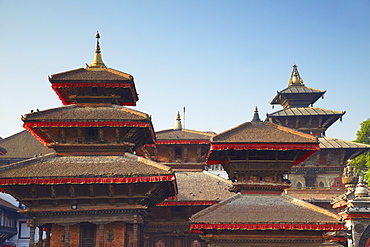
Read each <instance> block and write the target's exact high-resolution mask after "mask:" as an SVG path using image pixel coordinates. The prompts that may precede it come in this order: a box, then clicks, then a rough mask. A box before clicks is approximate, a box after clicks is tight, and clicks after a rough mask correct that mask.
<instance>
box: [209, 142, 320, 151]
mask: <svg viewBox="0 0 370 247" xmlns="http://www.w3.org/2000/svg"><path fill="white" fill-rule="evenodd" d="M245 149H255V150H296V149H298V150H316V151H317V150H320V146H319V144H311V143H310V144H298V143H286V144H281V143H230V144H217V143H211V148H210V150H245Z"/></svg>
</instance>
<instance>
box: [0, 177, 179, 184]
mask: <svg viewBox="0 0 370 247" xmlns="http://www.w3.org/2000/svg"><path fill="white" fill-rule="evenodd" d="M165 181H176V177H175V175H160V176H143V177H125V178H117V177H113V178H103V177H98V178H15V179H0V186H3V185H26V184H44V185H49V184H93V183H99V184H109V183H155V182H165Z"/></svg>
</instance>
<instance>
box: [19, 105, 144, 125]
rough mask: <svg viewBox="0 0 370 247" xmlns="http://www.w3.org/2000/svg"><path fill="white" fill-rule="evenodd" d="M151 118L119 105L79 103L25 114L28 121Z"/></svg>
mask: <svg viewBox="0 0 370 247" xmlns="http://www.w3.org/2000/svg"><path fill="white" fill-rule="evenodd" d="M149 119H150V117H149V116H148V115H147V114H145V113H142V112H139V111H136V110H133V109H130V108H126V107H122V106H117V105H111V106H99V107H83V106H78V105H68V106H62V107H58V108H52V109H48V110H44V111H39V112H33V113H29V114H26V115H25V120H26V121H33V120H35V121H38V120H44V121H48V120H52V121H53V120H61V121H80V120H85V121H87V120H91V121H95V120H149Z"/></svg>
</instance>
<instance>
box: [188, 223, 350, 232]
mask: <svg viewBox="0 0 370 247" xmlns="http://www.w3.org/2000/svg"><path fill="white" fill-rule="evenodd" d="M345 229H346V227H345V226H344V224H342V223H341V224H332V223H331V224H294V223H281V224H273V223H271V224H191V225H190V231H191V232H196V231H199V230H314V231H319V230H326V231H340V230H345Z"/></svg>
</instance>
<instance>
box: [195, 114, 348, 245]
mask: <svg viewBox="0 0 370 247" xmlns="http://www.w3.org/2000/svg"><path fill="white" fill-rule="evenodd" d="M318 150H319V143H318V140H317V137H314V136H312V135H309V134H305V133H302V132H299V131H296V130H293V129H289V128H286V127H282V126H279V125H276V124H273V123H270V122H262V121H261V120H260V118H259V114H258V111H257V109H256V111H255V113H254V116H253V119H252V121H251V122H246V123H243V124H241V125H239V126H237V127H234V128H232V129H229V130H227V131H225V132H222V133H220V134H218V135H215V136H214V137H212V138H211V147H210V151H209V153H208V156H207V163H208V164H215V163H221V164H222V165H223V167H224V169H225V171H226V172H227V174H228V175H229V178H230V179H231V180H232V181H233V188H231V191H233V192H235V193H236V194H235V195H233V196H231V197H229V198H227V199H224V200H223V201H221V202H220V203H218V204H215V205H213V206H210V207H208V208H206V209H204V210H202V211H200V212H198V213H196V214H194V215H193V216H192V217H191V218H190V221H191V222H190V229H191V231H193V232H197V233H199V234H200V236H201V238H202V239H203V240H204V241H206V242H207V244H208V246H210V247H215V246H320V245H321V244H322V243H323V242H325V241H326V240H330V236H328V235H327V234H326V233H327V232H330V231H333V232H335V231H338V230H342V229H344V224H343V223H342V222H340V217H339V216H338V215H336V214H334V213H331V212H329V211H327V210H324V209H322V208H320V207H318V206H315V205H312V204H310V203H307V202H304V201H301V200H298V199H296V198H294V197H291V196H289V195H287V194H286V193H284V190H285V189H286V188H288V187H289V181H288V180H287V179H286V174H288V173H289V172H290V169H291V167H292V166H293V165H297V164H299V163H300V162H302V161H303V160H305V159H306V158H307V157H309V156H310V155H311V154H313V153H314V152H316V151H318Z"/></svg>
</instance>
